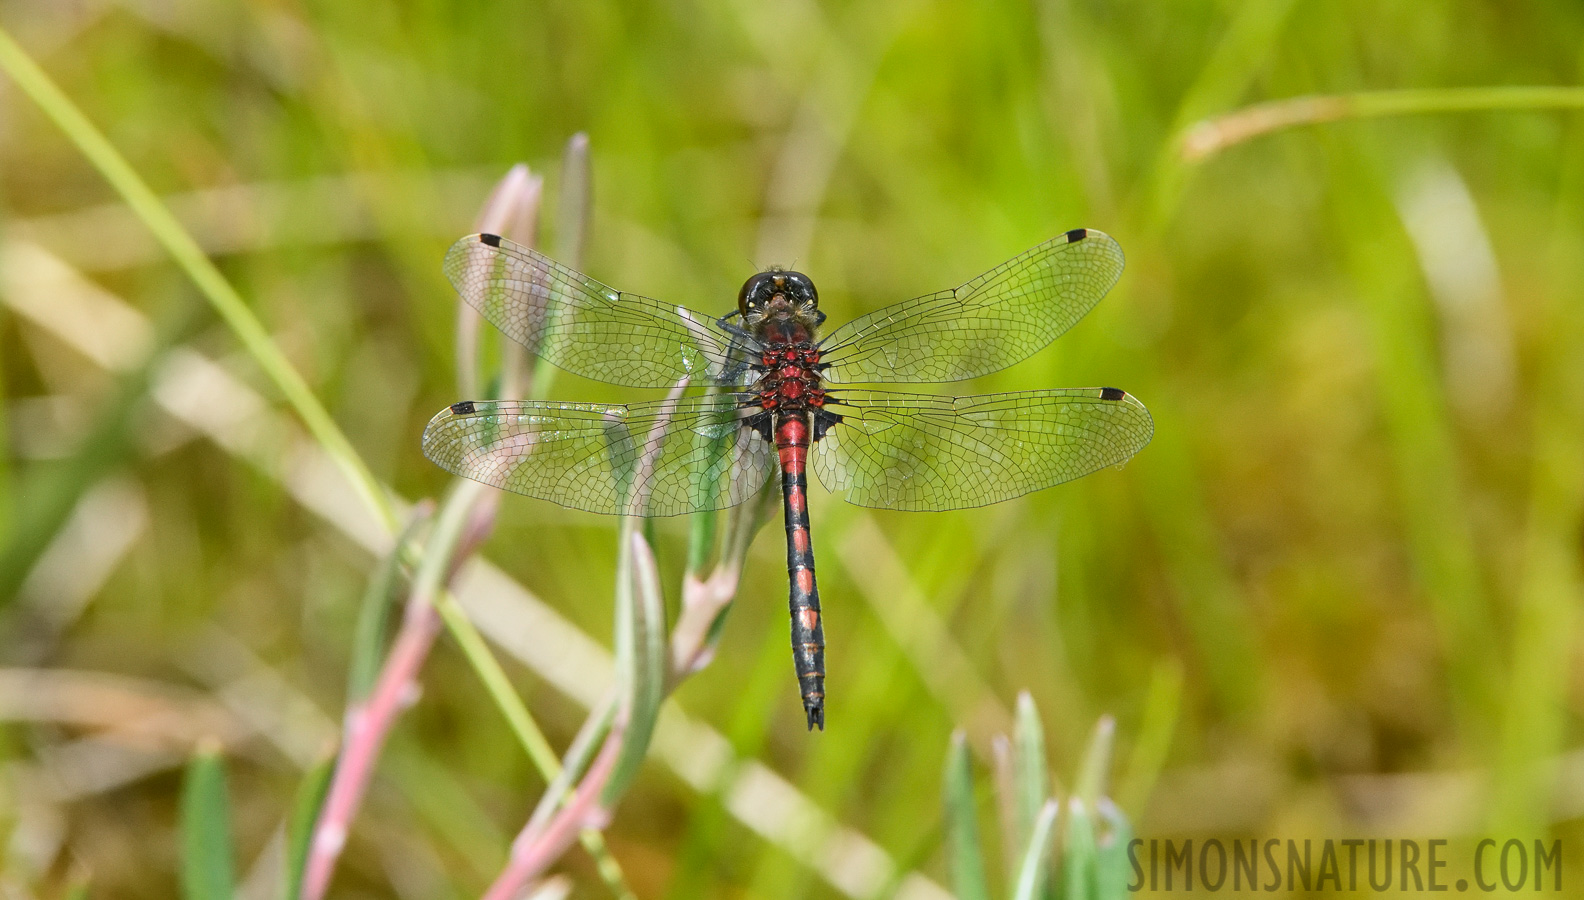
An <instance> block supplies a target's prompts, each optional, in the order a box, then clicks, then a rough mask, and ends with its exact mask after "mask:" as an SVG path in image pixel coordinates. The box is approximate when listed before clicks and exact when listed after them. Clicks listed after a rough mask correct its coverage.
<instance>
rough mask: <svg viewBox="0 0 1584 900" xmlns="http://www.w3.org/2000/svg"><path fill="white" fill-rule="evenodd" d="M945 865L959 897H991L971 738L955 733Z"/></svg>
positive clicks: (948, 775) (983, 899) (949, 770)
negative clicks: (980, 825)
mask: <svg viewBox="0 0 1584 900" xmlns="http://www.w3.org/2000/svg"><path fill="white" fill-rule="evenodd" d="M945 796H946V864H947V869H949V870H950V872H951V877H952V887H953V888H954V889H955V890H956V892H957V900H990V884H989V881H988V880H987V878H986V876H985V861H984V851H983V849H982V848H981V846H980V844H979V820H978V811H977V809H976V804H975V803H974V785H973V767H972V765H971V764H970V761H969V754H968V738H967V736H966V735H964V734H963V733H962V732H961V731H958V732H955V733H953V734H952V742H951V749H950V750H948V751H947V753H946V778H945Z"/></svg>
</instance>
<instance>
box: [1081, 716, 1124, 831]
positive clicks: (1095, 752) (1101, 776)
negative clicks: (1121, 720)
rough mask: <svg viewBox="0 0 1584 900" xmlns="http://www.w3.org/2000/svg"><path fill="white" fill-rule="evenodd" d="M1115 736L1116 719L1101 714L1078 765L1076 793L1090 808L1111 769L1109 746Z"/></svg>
mask: <svg viewBox="0 0 1584 900" xmlns="http://www.w3.org/2000/svg"><path fill="white" fill-rule="evenodd" d="M1115 736H1116V720H1115V719H1113V718H1111V717H1110V716H1101V717H1100V721H1098V722H1096V723H1095V728H1094V734H1093V735H1092V736H1090V738H1089V748H1088V749H1087V750H1085V751H1084V758H1083V764H1082V765H1080V766H1079V767H1078V787H1077V794H1078V796H1079V797H1080V798H1081V799H1082V800H1083V802H1084V804H1085V805H1086V806H1088V807H1089V808H1090V809H1093V808H1094V805H1095V801H1096V800H1098V799H1099V798H1100V794H1101V793H1102V792H1104V791H1105V787H1106V773H1107V772H1109V771H1110V770H1111V746H1112V741H1113V739H1114V738H1115Z"/></svg>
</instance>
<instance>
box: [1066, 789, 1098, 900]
mask: <svg viewBox="0 0 1584 900" xmlns="http://www.w3.org/2000/svg"><path fill="white" fill-rule="evenodd" d="M1091 808H1092V807H1090V806H1089V805H1088V804H1087V803H1085V802H1084V801H1083V800H1082V799H1080V798H1078V797H1073V798H1072V799H1070V800H1068V802H1067V829H1066V830H1067V834H1066V836H1065V840H1063V841H1062V853H1061V871H1060V877H1061V892H1060V893H1059V894H1058V896H1060V897H1061V898H1062V900H1095V898H1096V897H1098V896H1099V895H1098V888H1097V882H1096V879H1095V863H1096V860H1095V823H1094V816H1093V815H1091V814H1090V809H1091Z"/></svg>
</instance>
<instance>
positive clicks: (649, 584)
mask: <svg viewBox="0 0 1584 900" xmlns="http://www.w3.org/2000/svg"><path fill="white" fill-rule="evenodd" d="M627 521H628V523H629V524H628V525H627V526H625V527H624V528H623V529H622V532H623V537H624V540H623V544H624V551H625V552H624V553H623V556H624V557H625V559H624V560H623V561H622V562H623V563H624V564H623V565H620V566H619V569H620V571H619V573H618V575H617V578H618V582H617V591H616V595H617V596H616V617H617V619H616V666H617V672H618V673H619V677H620V678H621V681H622V684H621V690H622V697H623V700H622V703H623V705H624V706H625V712H626V715H627V724H626V730H625V732H624V734H623V736H622V751H621V756H620V757H619V758H618V759H617V761H616V768H615V770H614V771H613V772H612V773H611V778H610V781H609V782H608V783H607V784H606V786H605V790H604V791H603V792H602V794H601V795H600V801H601V803H603V804H604V805H606V806H610V805H612V804H613V803H614V802H615V801H616V799H617V798H619V797H620V796H621V795H622V792H623V791H625V790H626V789H627V785H628V784H630V783H632V779H633V778H634V777H635V776H636V775H637V774H638V768H639V766H640V765H642V764H643V760H644V757H645V756H647V755H648V753H649V739H650V737H651V736H652V735H653V733H654V724H655V720H656V719H658V718H659V716H660V702H661V701H662V700H664V699H665V676H666V665H667V663H668V657H667V651H666V635H665V627H666V622H665V597H664V594H663V593H662V592H661V589H660V572H659V569H658V567H657V566H656V564H655V558H654V552H653V551H652V550H650V549H649V542H648V541H645V540H644V539H643V535H641V534H639V533H638V530H637V529H636V528H634V527H632V524H631V523H632V522H633V520H630V519H629V520H627Z"/></svg>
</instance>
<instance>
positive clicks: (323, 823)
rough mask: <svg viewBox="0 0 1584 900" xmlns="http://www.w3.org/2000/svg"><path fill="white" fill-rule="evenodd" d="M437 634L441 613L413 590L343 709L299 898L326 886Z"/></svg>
mask: <svg viewBox="0 0 1584 900" xmlns="http://www.w3.org/2000/svg"><path fill="white" fill-rule="evenodd" d="M439 633H440V614H439V613H437V612H435V608H434V604H433V603H432V602H430V598H429V597H420V596H418V595H417V594H414V595H413V596H412V598H411V599H409V600H408V602H407V610H406V613H405V614H404V615H403V617H402V626H401V631H400V632H399V633H398V634H397V635H396V641H395V643H394V644H393V645H392V646H391V651H390V655H389V656H387V657H386V658H385V665H384V666H383V667H382V668H381V669H380V674H379V678H378V680H376V681H375V682H374V689H373V690H372V691H370V692H369V696H368V699H367V700H365V701H364V702H362V703H358V704H354V705H353V706H352V707H351V708H349V709H348V710H347V714H346V722H345V725H344V728H345V743H344V745H343V746H342V749H341V758H340V760H339V761H338V762H337V763H336V768H335V774H334V775H332V776H331V779H330V790H329V792H328V793H327V794H326V795H325V802H324V808H323V809H322V810H321V811H320V813H319V821H318V823H317V824H316V825H315V827H314V834H313V840H312V841H311V842H310V843H309V845H308V861H307V865H306V867H305V868H304V870H303V889H302V897H303V900H321V898H322V897H324V894H325V890H326V889H327V888H329V886H330V876H331V875H332V874H333V873H334V872H335V864H336V861H337V860H338V859H339V858H340V856H341V849H342V848H343V847H344V846H346V839H347V832H348V831H349V830H350V829H351V825H352V819H353V818H354V817H355V816H356V815H357V810H358V807H359V805H361V803H362V801H363V794H364V792H365V791H366V790H367V789H368V784H369V779H370V777H371V776H372V775H373V774H374V763H375V761H376V760H378V759H379V754H380V750H381V748H383V747H384V745H385V738H386V736H387V735H389V734H390V729H391V726H392V725H393V724H394V723H395V721H396V716H397V715H399V714H400V713H401V711H402V710H403V709H405V708H406V707H407V706H410V705H411V704H412V701H413V700H414V699H415V697H416V695H417V691H418V671H419V669H421V668H423V663H424V660H425V659H426V658H427V657H428V656H429V648H430V647H432V646H434V640H435V636H436V635H438V634H439Z"/></svg>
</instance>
